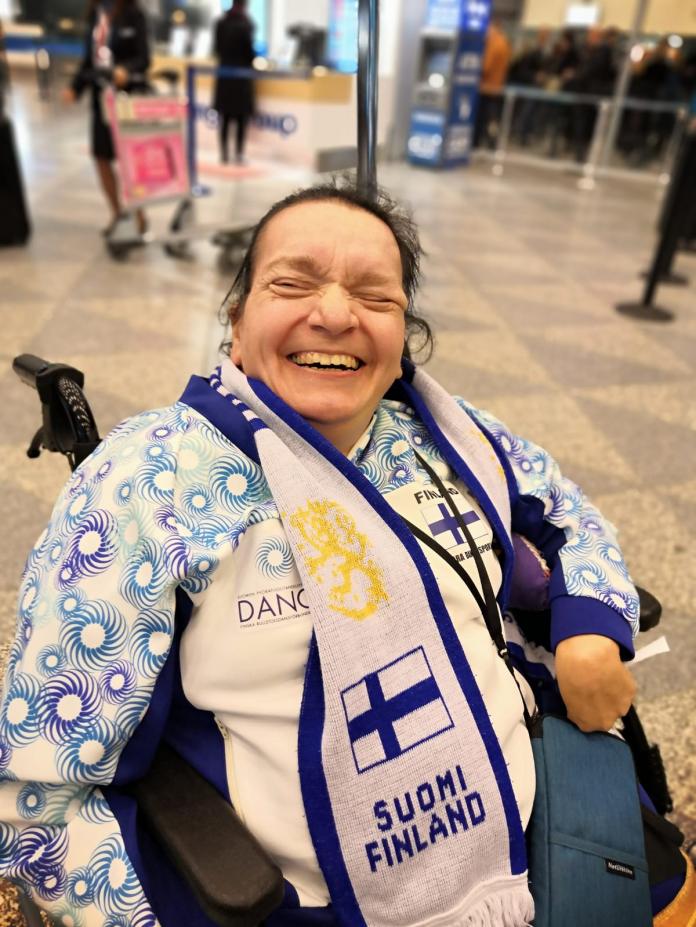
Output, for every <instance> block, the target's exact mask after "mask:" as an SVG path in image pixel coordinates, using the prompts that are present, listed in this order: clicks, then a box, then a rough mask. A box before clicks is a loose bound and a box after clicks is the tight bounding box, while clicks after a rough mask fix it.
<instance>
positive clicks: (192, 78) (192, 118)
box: [186, 64, 198, 190]
mask: <svg viewBox="0 0 696 927" xmlns="http://www.w3.org/2000/svg"><path fill="white" fill-rule="evenodd" d="M186 99H187V114H188V132H187V133H186V144H187V147H188V151H187V152H186V154H187V160H188V170H189V186H190V187H191V189H192V190H195V189H196V188H197V187H198V176H197V174H196V68H195V66H194V65H192V64H189V65H187V66H186Z"/></svg>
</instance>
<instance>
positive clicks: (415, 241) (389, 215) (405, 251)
mask: <svg viewBox="0 0 696 927" xmlns="http://www.w3.org/2000/svg"><path fill="white" fill-rule="evenodd" d="M324 201H333V202H337V203H343V204H344V205H345V206H348V207H351V208H353V209H363V210H365V212H369V213H371V214H372V215H373V216H376V218H377V219H379V220H380V221H381V222H383V223H384V224H385V225H386V226H387V228H388V229H389V231H390V232H391V233H392V235H393V236H394V238H395V240H396V244H397V246H398V248H399V255H400V257H401V270H402V286H403V288H404V293H405V294H406V298H407V300H408V304H407V306H406V343H405V345H404V353H405V355H406V356H407V357H410V356H411V355H412V354H413V353H416V354H420V355H422V360H424V361H425V360H428V358H429V357H430V355H431V354H432V351H433V333H432V330H431V328H430V325H429V324H428V322H427V321H426V320H425V319H424V318H422V317H421V316H419V315H418V314H417V312H416V310H415V307H414V300H415V296H416V292H417V290H418V285H419V283H420V278H421V270H420V260H421V256H422V254H423V249H422V247H421V243H420V239H419V237H418V229H417V228H416V224H415V222H414V221H413V218H412V217H411V215H410V213H409V212H407V211H406V209H405V208H404V207H402V206H400V205H399V204H398V203H397V202H396V201H395V200H394V199H392V197H390V196H389V194H388V193H387V192H386V190H384V189H383V188H382V187H377V188H376V189H375V190H374V192H373V193H371V194H370V193H367V192H366V191H363V190H361V189H360V188H359V187H357V186H356V184H355V182H354V181H353V180H352V178H349V177H345V176H343V177H332V178H331V180H329V181H325V182H324V183H319V184H315V185H314V186H312V187H306V188H305V189H303V190H297V191H296V192H295V193H291V194H289V196H286V197H284V198H283V199H282V200H279V201H278V202H277V203H275V204H274V205H273V206H271V208H270V209H269V210H268V212H267V213H265V215H264V216H262V217H261V219H260V220H259V222H258V223H257V225H256V226H255V228H254V231H253V233H252V236H251V241H250V243H249V246H248V248H247V250H246V253H245V254H244V259H243V260H242V264H241V266H240V268H239V270H238V271H237V276H236V277H235V278H234V282H233V283H232V286H231V287H230V290H229V292H228V293H227V296H226V297H225V300H224V302H223V304H222V307H221V309H220V320H221V322H222V323H223V324H224V325H225V326H226V325H228V324H230V323H233V322H236V321H237V319H239V318H240V317H241V315H242V313H243V311H244V304H245V302H246V298H247V296H248V295H249V293H250V291H251V285H252V281H253V277H254V261H255V258H256V251H257V248H258V242H259V238H260V237H261V234H262V232H263V230H264V229H265V227H266V226H267V225H268V223H269V222H270V221H271V219H273V218H274V217H275V216H277V215H278V213H280V212H283V210H285V209H289V208H290V207H291V206H297V205H298V204H300V203H316V202H324ZM230 346H231V342H230V341H225V342H223V343H222V345H221V346H220V348H221V350H225V351H227V352H229V349H230Z"/></svg>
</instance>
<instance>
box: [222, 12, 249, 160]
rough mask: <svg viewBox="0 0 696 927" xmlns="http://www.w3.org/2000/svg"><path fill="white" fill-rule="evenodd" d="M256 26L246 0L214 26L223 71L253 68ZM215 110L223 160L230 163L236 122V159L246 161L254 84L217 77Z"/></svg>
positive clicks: (247, 81)
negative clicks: (246, 143) (231, 125)
mask: <svg viewBox="0 0 696 927" xmlns="http://www.w3.org/2000/svg"><path fill="white" fill-rule="evenodd" d="M253 32H254V24H253V22H252V20H251V19H250V17H249V15H248V13H247V2H246V0H234V3H233V4H232V8H231V9H230V10H228V12H227V13H225V15H224V16H222V17H221V18H220V19H219V20H218V21H217V23H216V24H215V55H216V57H217V59H218V62H219V65H220V67H223V68H250V67H251V66H252V62H253V60H254V44H253ZM213 109H214V110H216V111H217V114H218V118H219V128H220V160H221V161H222V162H223V164H226V163H227V162H228V161H229V142H228V137H229V130H230V123H231V122H236V125H237V132H236V139H235V155H236V160H237V163H238V164H241V163H243V161H244V142H245V138H246V130H247V125H248V123H249V117H250V116H251V115H252V114H253V112H254V83H253V81H252V80H250V79H249V78H248V77H225V76H221V77H218V79H217V82H216V84H215V97H214V100H213Z"/></svg>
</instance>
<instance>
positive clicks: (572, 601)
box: [551, 595, 635, 660]
mask: <svg viewBox="0 0 696 927" xmlns="http://www.w3.org/2000/svg"><path fill="white" fill-rule="evenodd" d="M578 634H601V635H602V636H603V637H610V638H611V639H612V640H614V641H616V643H617V644H618V645H619V647H620V648H621V659H622V660H630V659H632V657H633V655H634V652H635V651H634V649H633V636H632V634H631V625H630V624H629V623H628V621H627V620H626V619H625V618H624V617H623V616H622V615H620V614H619V613H618V612H617V611H615V610H614V609H613V608H612V607H611V606H610V605H605V604H604V602H600V601H598V600H597V599H592V598H590V597H589V596H577V595H561V596H558V597H557V598H555V599H553V600H552V602H551V649H552V651H553V652H554V653H555V652H556V647H558V645H559V644H560V642H561V641H563V640H565V639H566V638H567V637H575V636H576V635H578Z"/></svg>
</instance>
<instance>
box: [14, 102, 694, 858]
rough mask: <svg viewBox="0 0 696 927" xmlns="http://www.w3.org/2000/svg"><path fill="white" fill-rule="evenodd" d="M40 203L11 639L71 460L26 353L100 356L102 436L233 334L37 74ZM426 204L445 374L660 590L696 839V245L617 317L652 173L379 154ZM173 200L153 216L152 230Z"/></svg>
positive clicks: (97, 384) (28, 165) (235, 201)
mask: <svg viewBox="0 0 696 927" xmlns="http://www.w3.org/2000/svg"><path fill="white" fill-rule="evenodd" d="M12 110H13V112H14V116H15V120H16V123H17V134H18V138H19V142H20V147H21V150H22V157H23V161H24V168H25V174H26V181H27V185H28V188H29V197H30V201H31V208H32V213H33V219H34V226H35V231H34V236H33V238H32V240H31V243H30V244H29V246H28V247H27V248H24V249H16V250H5V251H1V252H0V320H1V321H0V326H1V331H2V336H1V337H0V389H1V391H2V392H1V395H2V406H1V407H0V447H1V449H2V462H1V463H0V484H1V490H2V496H3V499H4V505H3V512H2V537H3V539H4V545H3V546H4V554H3V557H2V564H1V566H0V634H2V637H3V638H4V639H7V638H8V637H9V635H10V634H11V629H12V623H13V618H12V612H13V607H14V596H15V592H16V587H17V583H18V576H19V572H20V570H21V566H22V561H23V557H24V555H25V552H26V551H27V549H28V548H29V547H30V545H31V544H32V543H33V540H34V539H35V537H36V536H37V534H38V533H39V532H40V530H41V529H42V527H43V524H44V522H45V521H46V518H47V516H48V513H49V510H50V506H51V502H52V499H53V498H54V497H55V495H56V493H57V491H58V488H59V486H60V485H61V483H62V481H63V480H64V478H65V477H66V476H67V469H66V467H65V465H64V464H63V462H62V461H61V460H58V459H56V458H55V457H50V458H49V457H48V456H46V455H44V456H43V457H42V458H40V459H39V460H38V461H35V462H29V461H28V460H27V459H26V458H25V456H24V451H25V448H26V445H27V443H28V440H29V438H30V436H31V434H32V433H33V429H34V428H35V427H37V426H38V424H39V422H38V415H39V407H38V402H37V400H36V397H35V396H34V395H32V394H31V393H30V391H29V390H28V389H26V388H25V387H23V386H21V385H20V384H19V382H18V381H17V380H16V379H15V378H14V376H13V374H12V373H11V371H10V369H9V364H10V361H11V359H12V357H13V356H14V355H15V354H16V353H19V352H21V351H30V352H33V353H37V354H40V355H43V356H46V357H48V358H50V359H51V360H63V361H68V362H70V363H72V364H74V365H75V366H77V367H79V368H81V369H82V370H84V371H85V373H86V375H87V386H88V395H89V398H90V400H91V402H92V404H93V407H94V411H95V414H96V417H97V421H98V422H99V425H100V427H101V429H102V432H105V431H106V430H108V429H109V428H111V427H112V426H113V425H114V424H115V423H116V422H118V421H119V420H120V419H121V418H123V417H125V416H126V415H128V414H130V413H133V412H136V411H138V410H140V409H142V408H145V407H148V406H156V405H158V404H165V403H168V402H170V401H171V400H172V399H173V398H174V397H176V396H177V394H178V393H179V392H180V391H181V389H182V388H183V386H184V385H185V381H186V379H187V377H188V375H189V374H190V373H201V372H206V371H207V370H208V368H209V367H210V366H211V365H212V363H213V361H214V359H215V356H216V350H217V345H218V343H219V340H220V338H221V336H222V329H221V328H220V327H219V325H218V322H217V318H216V313H217V309H218V306H219V305H220V302H221V300H222V298H223V296H224V294H225V292H226V289H227V287H228V285H229V283H230V270H229V268H227V269H225V268H223V267H220V266H219V265H218V252H217V251H216V249H215V248H213V247H212V246H211V245H210V244H209V243H207V242H202V243H199V244H197V245H196V246H195V249H194V250H195V256H194V257H193V258H192V259H191V260H188V261H180V262H177V261H174V260H172V259H171V258H169V257H167V256H165V255H164V254H163V253H162V251H161V249H160V248H158V247H157V246H151V247H149V248H147V249H145V250H142V251H141V252H139V253H137V254H133V255H132V256H131V257H130V259H129V260H128V261H127V262H123V263H115V262H114V261H113V260H111V259H110V258H109V256H108V255H107V254H106V253H105V249H104V246H103V242H102V240H101V238H100V236H99V234H98V229H99V227H100V226H101V225H103V224H104V223H105V221H106V218H107V217H106V210H105V209H104V208H103V205H102V201H101V199H100V196H99V193H98V191H97V188H96V182H95V180H94V178H93V175H92V170H91V166H90V164H89V162H88V159H87V154H86V141H85V137H86V130H85V119H86V112H85V111H84V110H79V109H71V110H64V109H62V108H61V107H60V106H58V105H57V104H50V103H49V104H47V103H43V104H39V103H38V102H37V101H36V100H35V99H34V94H33V88H32V86H31V85H20V86H19V87H18V88H17V90H16V92H15V98H14V100H13V102H12ZM305 179H307V178H306V177H305V176H303V175H302V174H301V173H298V172H294V173H290V172H287V171H279V172H277V173H276V172H272V171H267V172H266V174H265V176H263V177H261V178H260V179H253V178H252V179H240V180H238V181H235V180H224V179H218V178H217V177H215V178H213V182H214V184H215V189H214V192H213V195H212V196H210V197H209V198H207V199H205V200H202V201H200V202H199V203H198V206H197V210H198V213H199V219H200V221H204V222H211V223H214V224H217V225H219V226H226V225H229V224H230V223H232V224H234V223H237V222H241V223H244V222H250V221H253V220H254V218H255V217H256V216H258V215H259V214H260V213H261V212H262V211H263V210H264V208H265V207H266V206H267V205H269V204H270V203H271V202H273V201H274V200H275V199H276V198H278V197H279V196H280V195H282V194H284V193H285V192H287V191H289V190H290V189H292V188H294V187H296V186H298V185H299V184H301V183H302V182H303V180H305ZM380 179H381V181H382V182H383V183H385V184H386V185H387V186H388V187H389V188H390V189H391V190H392V191H393V192H394V193H395V194H397V195H398V196H400V197H402V198H403V199H404V200H406V201H407V202H409V203H411V204H412V205H413V207H414V209H415V214H416V217H417V219H418V221H419V223H420V227H421V230H422V235H423V241H424V245H425V247H426V250H427V252H428V254H427V259H426V261H425V274H426V283H425V286H424V289H423V292H422V295H421V299H420V306H421V309H422V310H423V312H424V313H426V314H427V315H428V317H429V318H430V319H431V321H432V322H433V324H434V326H435V329H436V333H437V347H436V350H435V354H434V357H433V359H432V361H431V363H430V366H429V369H430V370H431V371H432V373H434V374H435V375H436V376H437V377H439V378H440V380H441V381H442V382H443V384H444V385H445V386H446V387H448V388H449V389H451V390H452V391H456V392H457V393H460V394H462V395H464V396H466V397H467V398H468V399H469V400H471V401H472V402H474V403H475V404H478V405H481V406H483V407H488V408H490V409H491V410H492V411H494V412H495V413H496V414H497V415H498V416H499V417H501V418H502V419H504V420H506V421H507V422H508V423H509V424H510V425H511V426H512V427H513V428H514V429H516V430H517V431H518V432H520V433H521V434H524V435H525V436H528V437H531V438H534V439H535V440H536V441H537V442H539V443H540V444H542V445H544V446H545V447H546V448H548V449H549V450H550V451H551V452H552V453H553V454H554V455H555V456H556V457H557V459H558V460H559V462H560V463H561V466H562V467H563V469H564V471H565V472H567V474H568V475H570V476H572V477H573V478H574V479H576V480H577V481H578V482H579V483H580V484H581V485H582V486H583V488H585V490H586V491H587V493H588V494H589V495H590V496H591V497H592V498H593V500H594V501H595V502H596V503H597V504H599V506H600V507H601V508H602V509H603V511H604V512H605V513H606V514H607V515H608V516H609V518H610V519H611V520H612V521H613V522H614V523H615V524H616V525H617V526H618V527H619V529H620V538H621V540H622V543H623V547H624V550H625V552H626V555H627V558H628V560H629V564H630V566H631V569H632V573H633V575H634V577H635V578H636V580H638V581H639V582H640V583H641V584H642V585H645V586H647V587H648V588H650V589H651V590H652V591H653V592H654V593H655V594H656V595H658V596H659V598H660V599H661V600H662V603H663V606H664V618H663V623H662V625H661V627H660V628H659V630H658V632H652V633H651V634H650V635H647V636H646V637H647V639H651V638H652V637H655V636H656V634H661V633H665V634H666V635H667V637H668V640H669V643H670V646H671V648H672V650H671V653H670V654H669V655H667V656H660V657H656V658H655V659H654V660H652V661H650V662H648V663H646V664H643V665H641V666H639V667H637V668H636V675H637V677H638V679H639V683H640V695H639V706H640V712H641V716H642V717H643V719H644V722H645V723H646V726H647V728H648V732H649V735H650V736H651V737H652V738H654V739H656V740H658V741H659V742H660V744H661V747H662V750H663V754H664V756H665V759H666V761H667V766H668V772H669V777H670V782H671V785H672V788H673V792H674V797H675V804H676V808H677V811H676V813H675V820H677V821H678V822H679V823H680V825H681V826H682V827H683V828H684V829H685V831H686V832H687V835H688V837H689V839H690V840H696V743H695V740H696V738H695V726H694V714H695V709H696V686H695V685H694V672H693V663H694V649H693V647H692V646H691V642H692V638H691V634H692V633H693V631H692V627H693V625H694V621H695V620H696V604H695V603H696V567H694V563H695V562H696V528H695V527H694V525H695V524H696V467H695V463H696V402H695V400H694V397H695V395H696V255H681V256H680V257H679V259H678V264H677V267H678V269H679V270H680V271H682V272H683V273H685V274H687V275H689V276H690V277H691V279H692V283H691V285H690V286H689V287H687V288H680V289H677V288H663V289H662V290H661V291H660V294H659V297H660V298H659V302H660V303H662V304H664V305H665V306H666V307H668V308H670V309H672V310H673V311H674V313H675V319H674V322H673V323H671V324H669V325H656V324H650V323H645V322H643V323H639V322H633V321H630V320H628V319H626V318H624V317H621V316H619V315H617V314H616V313H615V311H614V309H613V304H614V303H615V302H617V301H619V300H626V299H631V298H634V297H637V296H638V294H639V293H640V290H641V282H640V280H639V279H638V276H637V274H638V271H639V270H640V269H641V268H643V267H644V266H645V264H646V262H647V259H648V258H649V255H650V253H651V248H652V245H653V241H654V226H655V219H656V214H657V210H658V206H659V196H658V190H657V189H656V188H653V187H651V186H649V185H643V184H637V183H634V184H631V185H628V184H625V185H621V184H619V183H604V184H601V185H600V186H599V187H598V188H597V189H596V190H594V191H593V192H581V191H580V190H578V188H577V185H576V181H575V179H574V178H572V177H565V176H564V175H562V174H557V173H553V174H546V173H543V172H538V171H535V172H531V171H526V172H525V171H522V170H512V169H511V170H509V171H508V172H507V173H506V174H505V175H504V176H503V177H493V176H492V175H491V173H490V170H489V168H488V167H486V166H485V165H474V166H473V167H471V168H469V169H467V170H458V171H454V172H450V173H431V172H428V171H424V170H415V169H412V168H409V167H407V166H405V165H385V166H383V167H380ZM167 212H168V211H167V209H166V208H165V207H160V208H159V209H157V210H153V211H152V219H153V223H154V225H155V227H157V226H158V225H162V226H163V225H164V224H165V222H166V218H167Z"/></svg>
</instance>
